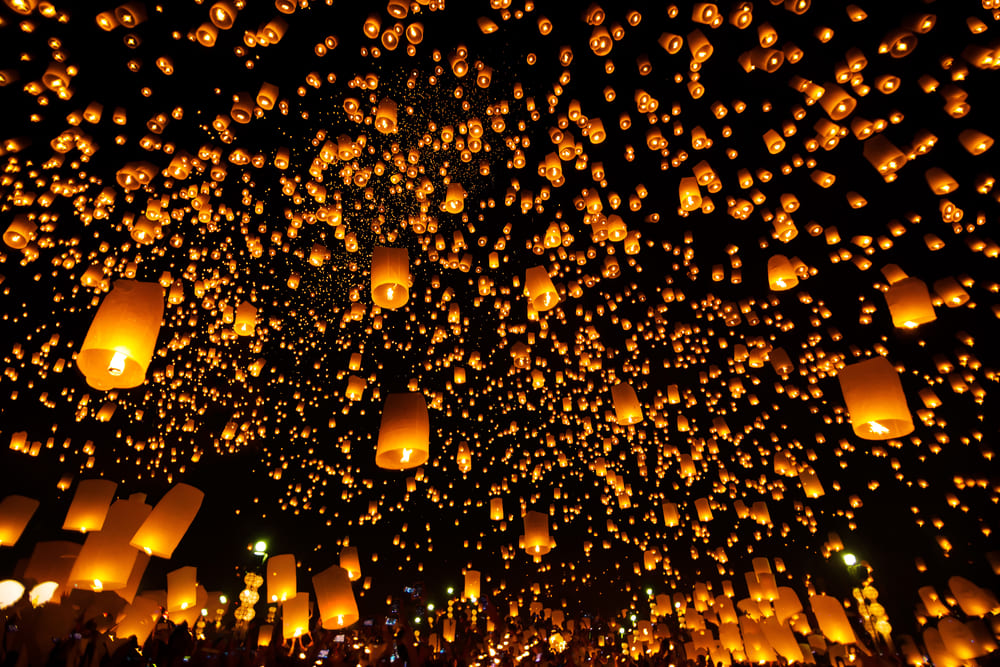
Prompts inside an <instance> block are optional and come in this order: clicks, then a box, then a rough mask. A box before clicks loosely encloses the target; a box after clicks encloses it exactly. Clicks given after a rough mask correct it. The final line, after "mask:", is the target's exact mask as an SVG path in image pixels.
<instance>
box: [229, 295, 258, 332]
mask: <svg viewBox="0 0 1000 667" xmlns="http://www.w3.org/2000/svg"><path fill="white" fill-rule="evenodd" d="M233 330H234V331H236V334H237V335H238V336H252V335H254V332H255V331H256V330H257V308H256V307H255V306H254V305H253V304H252V303H250V302H249V301H244V302H243V303H241V304H240V305H239V306H237V307H236V321H235V322H234V323H233Z"/></svg>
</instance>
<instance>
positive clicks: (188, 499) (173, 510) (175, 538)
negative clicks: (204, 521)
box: [130, 484, 205, 558]
mask: <svg viewBox="0 0 1000 667" xmlns="http://www.w3.org/2000/svg"><path fill="white" fill-rule="evenodd" d="M204 498H205V494H204V493H202V492H201V491H199V490H198V489H196V488H194V487H193V486H189V485H187V484H178V485H176V486H175V487H174V488H172V489H170V490H169V491H167V494H166V495H165V496H163V498H162V499H160V502H158V503H157V504H156V507H154V508H153V511H152V512H151V513H150V514H149V516H148V517H147V518H146V520H145V521H144V522H143V524H142V526H141V527H140V528H139V530H138V531H136V533H135V535H134V536H133V537H132V540H131V542H130V544H131V545H132V546H133V547H135V548H137V549H142V550H143V551H145V552H146V553H147V554H149V555H151V556H158V557H160V558H170V557H171V556H172V555H173V553H174V549H176V548H177V544H178V543H179V542H180V541H181V538H182V537H184V533H186V532H187V529H188V527H189V526H190V525H191V522H192V521H194V516H195V514H197V513H198V509H199V508H200V507H201V501H202V500H203V499H204Z"/></svg>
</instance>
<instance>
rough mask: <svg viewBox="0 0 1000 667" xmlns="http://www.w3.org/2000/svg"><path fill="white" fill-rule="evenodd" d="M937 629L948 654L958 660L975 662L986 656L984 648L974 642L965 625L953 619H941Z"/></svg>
mask: <svg viewBox="0 0 1000 667" xmlns="http://www.w3.org/2000/svg"><path fill="white" fill-rule="evenodd" d="M937 629H938V632H939V633H941V641H942V642H944V647H945V648H946V649H947V650H948V653H950V654H952V655H953V656H955V657H956V658H958V659H959V660H975V659H976V658H978V657H979V656H982V655H986V650H985V647H984V646H982V645H981V644H980V643H978V642H977V641H976V636H975V635H974V634H972V629H971V628H969V626H967V625H966V624H965V623H962V622H961V621H959V620H956V619H954V618H942V619H941V620H940V621H939V622H938V626H937Z"/></svg>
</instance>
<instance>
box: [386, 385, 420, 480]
mask: <svg viewBox="0 0 1000 667" xmlns="http://www.w3.org/2000/svg"><path fill="white" fill-rule="evenodd" d="M429 447H430V418H429V416H428V415H427V403H426V401H425V400H424V396H423V394H421V393H420V392H407V393H398V394H389V395H388V396H387V397H386V399H385V405H384V407H383V408H382V424H381V427H380V428H379V432H378V445H377V448H376V451H375V465H377V466H378V467H380V468H386V469H389V470H404V469H406V468H415V467H417V466H420V465H423V464H424V462H426V461H427V458H428V456H429Z"/></svg>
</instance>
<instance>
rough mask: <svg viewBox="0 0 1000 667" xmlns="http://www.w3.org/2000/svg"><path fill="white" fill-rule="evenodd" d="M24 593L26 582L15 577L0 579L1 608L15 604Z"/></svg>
mask: <svg viewBox="0 0 1000 667" xmlns="http://www.w3.org/2000/svg"><path fill="white" fill-rule="evenodd" d="M23 595H24V584H22V583H21V582H20V581H14V580H13V579H4V580H3V581H0V609H6V608H7V607H10V606H13V605H14V604H15V603H16V602H17V601H18V600H20V599H21V597H22V596H23Z"/></svg>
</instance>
